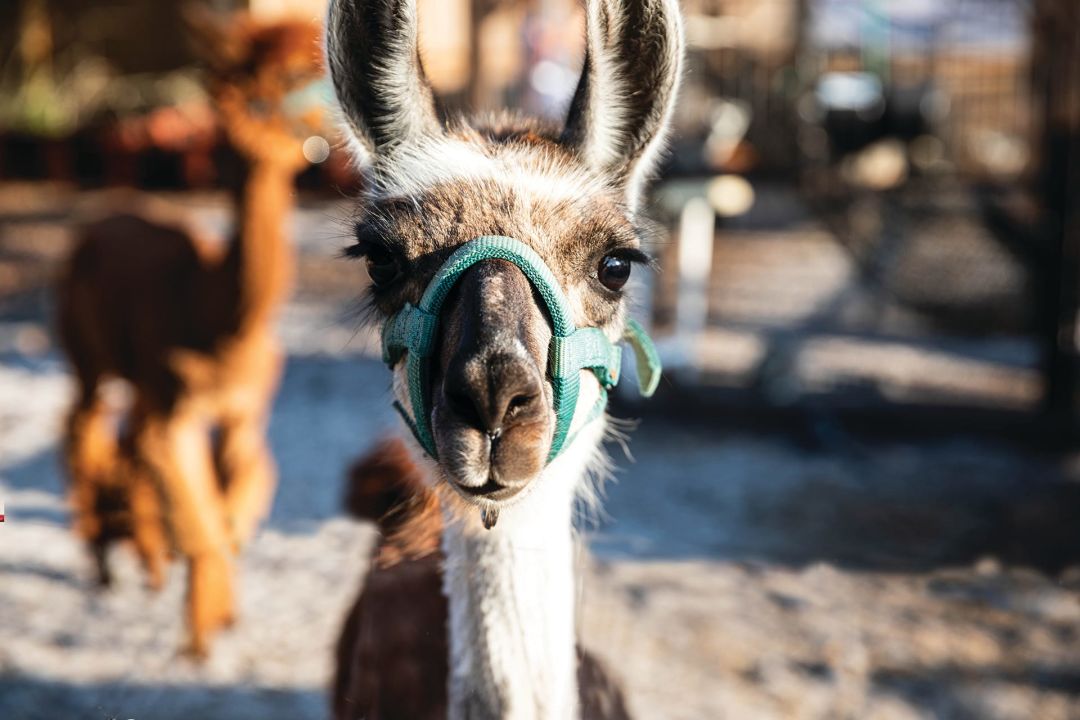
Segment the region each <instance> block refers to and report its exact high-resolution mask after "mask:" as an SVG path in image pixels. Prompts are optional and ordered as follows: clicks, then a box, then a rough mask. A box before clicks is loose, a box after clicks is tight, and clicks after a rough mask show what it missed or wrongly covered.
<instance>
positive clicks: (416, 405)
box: [382, 235, 661, 462]
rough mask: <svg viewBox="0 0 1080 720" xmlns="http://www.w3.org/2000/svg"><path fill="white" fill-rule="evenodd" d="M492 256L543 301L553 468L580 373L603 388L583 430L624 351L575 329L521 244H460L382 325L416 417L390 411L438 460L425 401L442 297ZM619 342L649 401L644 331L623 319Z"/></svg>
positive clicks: (549, 279) (653, 369) (651, 373)
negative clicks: (416, 297) (414, 300)
mask: <svg viewBox="0 0 1080 720" xmlns="http://www.w3.org/2000/svg"><path fill="white" fill-rule="evenodd" d="M490 258H495V259H499V260H506V261H508V262H512V263H514V264H515V265H517V266H518V267H519V268H521V271H522V273H524V274H525V277H527V278H528V279H529V282H531V283H532V285H533V287H535V288H536V291H537V292H538V293H539V294H540V297H541V298H543V300H544V304H545V305H546V306H547V309H548V313H549V315H550V316H551V322H552V329H553V333H552V334H553V337H552V339H551V347H550V349H549V353H548V355H549V358H550V361H549V364H548V376H549V378H550V379H551V385H552V390H553V393H552V395H553V400H554V406H555V407H554V409H555V434H554V437H553V438H552V440H551V451H550V452H549V453H548V458H547V459H548V462H551V461H552V460H553V459H554V458H555V457H556V456H557V455H558V454H559V452H560V451H561V450H562V449H563V447H565V446H566V445H567V440H568V435H569V432H570V426H571V424H572V423H573V420H574V410H575V409H576V407H577V399H578V390H579V387H580V377H581V371H582V370H584V369H586V368H588V369H589V370H591V371H592V372H593V373H594V374H595V375H596V378H597V380H599V382H600V398H599V400H597V403H596V405H595V406H594V407H593V409H592V410H591V411H590V413H589V416H588V417H587V419H586V421H585V423H584V424H583V425H582V427H584V425H587V424H588V423H589V422H591V421H592V420H593V419H594V418H596V417H598V416H599V415H600V414H601V413H603V411H604V408H605V407H606V406H607V391H608V390H609V389H610V388H612V387H614V386H615V385H616V383H618V382H619V367H620V364H621V360H622V353H621V352H620V351H619V347H618V346H617V345H615V344H613V343H612V342H611V341H610V340H608V338H607V336H606V335H604V333H603V332H602V331H601V330H599V329H598V328H575V327H574V322H573V321H572V320H571V319H570V305H569V302H568V301H567V299H566V295H565V294H564V293H563V291H562V289H561V288H560V287H559V285H558V283H557V282H556V280H555V276H554V274H552V272H551V268H549V267H548V266H547V264H545V263H544V261H543V259H541V257H540V256H539V255H537V254H536V252H535V251H534V250H533V249H532V248H530V247H529V246H528V245H526V244H525V243H523V242H521V241H519V240H515V239H513V238H509V237H502V236H498V235H485V236H482V237H478V238H475V239H474V240H470V241H469V242H467V243H465V244H464V245H462V246H461V247H460V248H458V249H457V250H456V251H455V252H454V254H453V255H451V256H450V257H449V259H447V261H446V263H445V264H443V266H442V267H441V268H439V271H438V272H437V273H435V277H434V278H432V280H431V284H429V285H428V287H427V290H425V291H424V295H423V297H422V298H421V299H420V304H419V305H418V306H415V305H411V304H409V303H406V304H405V307H404V308H402V309H401V310H400V311H399V312H398V313H397V314H395V315H394V316H393V317H391V318H390V319H389V320H388V321H387V322H386V325H385V326H383V333H382V352H383V362H385V363H386V364H387V365H389V366H390V367H391V368H393V367H394V366H395V365H396V364H397V363H398V362H399V361H400V360H401V358H402V356H403V355H404V356H405V360H406V378H407V382H408V386H409V401H410V404H411V405H412V408H413V413H414V414H415V415H414V417H409V414H408V413H407V412H406V411H405V409H404V408H403V407H402V406H401V404H400V403H398V402H395V403H394V407H395V408H397V410H398V412H399V413H401V416H402V417H403V418H404V419H405V423H406V424H407V425H408V426H409V428H410V429H411V430H412V433H413V435H415V436H416V439H417V441H418V442H419V443H420V445H421V446H422V447H423V448H424V450H425V451H427V453H428V454H429V455H430V456H431V457H432V458H437V457H438V454H437V451H436V449H435V439H434V437H433V436H432V434H431V421H430V417H431V409H430V407H429V403H428V398H429V397H430V392H429V388H428V384H429V375H430V373H429V372H428V363H429V362H430V361H429V358H430V357H431V353H432V350H433V349H434V345H435V338H436V337H437V335H438V328H439V313H440V311H441V310H442V304H443V302H444V301H445V300H446V296H447V295H448V294H449V293H450V290H451V288H453V287H454V284H455V283H456V282H457V281H458V280H459V279H460V278H461V275H462V274H463V273H464V272H465V271H466V270H468V269H469V268H470V267H472V266H473V265H475V264H476V263H478V262H480V261H481V260H487V259H490ZM623 339H624V340H626V341H627V342H629V343H630V345H631V346H632V347H633V348H634V355H635V358H636V360H637V370H638V385H639V390H640V391H641V394H642V395H644V396H645V397H648V396H650V395H652V394H653V391H655V390H656V386H657V384H658V383H659V382H660V370H661V366H660V356H659V355H658V354H657V352H656V347H655V346H654V345H653V343H652V340H650V339H649V336H648V335H647V334H646V333H645V330H644V328H642V327H641V325H640V324H638V323H637V322H635V321H634V320H632V319H631V320H628V321H627V327H626V333H625V334H624V336H623Z"/></svg>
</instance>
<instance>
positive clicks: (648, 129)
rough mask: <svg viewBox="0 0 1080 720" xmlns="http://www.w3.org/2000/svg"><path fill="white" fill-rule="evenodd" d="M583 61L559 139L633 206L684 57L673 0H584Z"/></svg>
mask: <svg viewBox="0 0 1080 720" xmlns="http://www.w3.org/2000/svg"><path fill="white" fill-rule="evenodd" d="M587 13H588V17H587V22H586V36H587V38H586V47H585V68H584V70H583V71H582V73H581V80H580V81H579V82H578V86H577V91H576V92H575V93H574V99H573V101H572V102H571V103H570V113H569V116H568V117H567V120H566V129H565V130H564V131H563V136H562V141H563V143H564V144H566V145H568V146H570V147H572V148H574V149H575V150H576V151H577V153H578V155H579V156H580V157H581V158H582V159H583V160H584V161H585V162H586V163H587V164H588V165H590V166H591V167H593V168H594V169H596V170H597V171H599V172H601V173H604V174H606V175H609V176H612V175H613V176H615V177H616V178H617V180H618V181H619V182H621V183H622V184H623V185H624V187H625V188H626V198H627V203H628V204H629V205H630V207H631V208H632V209H636V208H637V206H638V204H639V202H640V198H641V195H642V192H643V190H644V187H645V183H646V182H647V180H648V178H649V175H650V173H652V171H653V170H654V169H655V167H656V164H657V160H658V159H659V155H660V151H661V149H662V148H663V144H664V136H665V134H666V131H667V128H668V124H669V122H670V119H671V114H672V109H673V107H674V105H675V96H676V94H677V91H678V83H679V76H680V73H681V71H682V61H683V31H682V16H681V14H680V12H679V5H678V0H588V3H587Z"/></svg>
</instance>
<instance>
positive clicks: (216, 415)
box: [58, 15, 320, 655]
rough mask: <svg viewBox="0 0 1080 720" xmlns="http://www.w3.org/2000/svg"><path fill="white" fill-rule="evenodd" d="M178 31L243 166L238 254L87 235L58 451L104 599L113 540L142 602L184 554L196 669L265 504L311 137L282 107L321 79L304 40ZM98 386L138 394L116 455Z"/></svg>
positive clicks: (128, 231)
mask: <svg viewBox="0 0 1080 720" xmlns="http://www.w3.org/2000/svg"><path fill="white" fill-rule="evenodd" d="M192 24H193V26H195V28H196V29H197V30H198V31H199V33H200V35H199V36H200V37H201V38H203V40H204V41H205V42H206V43H207V44H208V45H210V46H212V47H213V48H214V52H215V53H216V55H215V56H214V57H213V58H212V61H211V63H210V64H211V70H212V72H211V75H210V86H211V89H212V91H213V93H214V96H215V98H216V99H217V101H218V107H219V110H220V113H221V116H222V122H223V126H224V128H225V130H226V134H227V135H228V137H229V140H230V141H231V143H232V144H233V145H234V147H236V149H237V150H238V151H239V152H240V154H241V155H242V156H243V157H244V158H245V159H246V161H247V169H246V178H245V179H244V182H243V185H242V187H241V188H239V193H238V211H239V212H238V237H237V238H236V239H235V240H234V242H233V243H232V244H231V245H230V246H229V249H228V250H227V251H226V252H224V253H213V252H211V251H209V250H208V249H207V246H206V244H205V243H202V242H200V241H199V239H198V238H196V237H195V236H194V235H192V234H191V233H190V232H188V231H186V230H185V229H184V228H182V227H180V226H179V225H172V224H168V223H163V222H161V221H159V220H154V219H150V218H148V217H144V216H141V215H136V214H121V215H114V216H112V217H108V218H106V219H104V220H101V221H98V222H95V223H92V224H89V225H87V226H86V227H85V228H84V229H83V230H82V232H81V234H80V237H79V241H78V244H77V246H76V249H75V251H74V253H73V255H72V257H71V258H70V260H69V262H68V264H67V267H66V269H65V271H64V273H63V274H62V277H61V279H60V283H59V287H58V329H59V333H60V337H61V340H62V343H63V346H64V349H65V351H66V352H67V355H68V357H69V359H70V361H71V364H72V367H73V369H74V371H75V375H76V379H77V381H78V395H77V399H76V402H75V404H74V407H73V408H72V410H71V413H70V416H69V419H68V426H67V435H66V446H67V464H68V469H69V474H70V480H71V500H72V509H73V515H74V524H75V528H76V531H77V532H78V533H79V535H81V536H82V537H83V538H84V539H85V540H86V541H87V542H88V543H89V544H90V546H91V548H92V549H93V553H94V555H95V557H96V559H97V563H98V568H99V572H100V575H101V579H102V581H103V582H107V581H108V579H109V576H108V568H107V566H106V562H105V550H106V547H107V545H108V544H109V543H110V542H111V541H113V540H117V539H120V538H123V537H126V536H130V537H131V538H132V539H133V540H134V544H135V547H136V549H137V550H138V552H139V554H140V556H141V558H142V559H143V561H144V563H145V565H146V567H147V569H148V572H149V577H150V583H151V585H153V586H155V587H157V586H160V584H161V582H162V579H163V573H164V568H165V560H166V558H167V555H168V554H169V552H170V551H171V550H175V551H177V552H179V553H180V554H181V555H183V556H184V558H185V559H186V560H187V561H188V564H189V568H190V575H189V585H188V597H187V619H188V623H189V630H190V649H191V650H192V651H193V652H194V653H196V654H198V655H203V654H205V653H206V652H207V650H208V648H209V640H210V637H211V635H212V633H213V632H214V630H215V629H216V628H218V627H220V626H222V625H225V624H228V623H230V622H231V621H232V619H233V615H234V598H233V566H234V562H235V555H236V552H237V550H238V549H239V547H240V546H241V545H243V544H244V543H245V542H246V541H247V540H248V539H249V538H250V537H251V535H252V533H253V532H254V530H255V528H256V526H257V524H258V522H259V521H260V520H261V519H262V518H263V517H264V516H265V515H266V513H267V512H268V510H269V507H270V503H271V499H272V496H273V488H274V484H275V470H274V463H273V458H272V457H271V455H270V451H269V448H268V447H267V445H266V439H265V430H266V423H267V420H268V413H269V410H270V403H271V400H272V399H273V395H274V392H275V389H276V386H277V383H278V378H279V375H280V372H281V352H280V349H279V346H278V342H277V340H276V338H275V337H274V332H273V327H272V321H273V319H274V316H275V313H276V310H277V309H278V307H279V306H280V305H281V304H282V303H283V302H284V300H285V298H286V297H287V294H288V290H289V286H290V282H291V276H292V265H293V258H292V252H291V249H290V248H289V247H288V243H287V239H286V235H285V230H284V225H285V222H286V220H287V215H288V212H289V209H290V208H291V205H292V183H293V178H294V176H295V174H296V173H297V172H298V171H299V170H300V169H302V167H303V166H304V160H303V155H302V153H301V150H300V144H301V142H302V138H303V134H304V127H307V128H309V129H308V130H307V133H306V134H310V133H311V132H312V131H313V130H315V129H316V123H317V121H318V120H319V118H318V117H315V116H312V117H307V118H304V119H303V120H297V119H295V118H290V117H287V116H286V115H285V113H283V112H281V110H280V107H279V106H280V104H281V99H282V98H283V97H284V96H285V94H286V93H287V92H288V91H289V90H290V89H291V87H292V85H290V84H289V83H293V84H297V83H299V82H303V83H306V82H310V81H311V80H313V79H316V78H317V77H318V75H319V72H320V63H319V59H318V30H317V28H316V27H315V26H313V25H310V24H307V23H283V24H277V25H272V26H268V27H264V26H258V25H255V24H253V23H251V22H250V21H249V20H247V19H246V18H243V17H241V18H235V19H234V20H233V21H232V24H231V26H228V27H227V26H225V25H223V24H221V23H219V22H217V21H214V20H212V19H210V18H209V17H208V16H207V17H204V16H202V15H196V16H193V18H192ZM287 78H293V79H291V80H290V79H287ZM109 377H119V378H122V379H124V380H126V381H128V383H130V385H131V386H132V387H133V390H134V397H135V400H134V403H133V406H132V407H131V408H129V409H128V410H127V412H126V413H125V417H124V418H123V425H124V428H125V430H124V435H125V440H124V442H123V443H120V442H119V441H118V433H117V431H116V430H115V428H113V427H112V419H111V418H110V415H109V412H108V409H107V408H106V406H105V404H104V402H103V400H102V399H101V397H99V386H100V384H101V383H102V381H103V380H105V379H107V378H109ZM213 432H216V441H215V440H214V439H212V433H213Z"/></svg>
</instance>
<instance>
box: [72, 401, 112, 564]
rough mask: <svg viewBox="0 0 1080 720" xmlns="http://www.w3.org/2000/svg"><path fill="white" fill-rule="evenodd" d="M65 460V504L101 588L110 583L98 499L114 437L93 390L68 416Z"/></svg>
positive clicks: (108, 469) (106, 478)
mask: <svg viewBox="0 0 1080 720" xmlns="http://www.w3.org/2000/svg"><path fill="white" fill-rule="evenodd" d="M65 454H66V460H67V465H68V473H69V476H70V487H69V491H68V492H69V502H70V503H71V510H72V521H73V525H74V528H75V532H76V534H78V535H79V536H80V537H82V538H83V539H84V540H85V541H86V542H87V543H88V544H89V546H90V550H91V554H92V555H93V557H94V560H95V565H96V568H97V573H98V579H99V581H100V582H101V584H102V585H108V584H109V583H110V581H111V575H110V573H109V568H108V563H107V562H106V557H105V550H106V543H107V539H106V537H105V534H104V532H103V531H104V526H105V519H104V518H103V517H102V516H101V512H100V507H99V502H98V497H99V494H100V492H101V490H102V486H103V485H105V484H106V483H108V482H109V480H110V479H111V478H110V475H111V474H112V472H113V471H114V470H115V465H116V437H115V434H114V432H113V429H112V427H111V426H110V423H109V417H108V412H107V411H106V408H105V406H104V404H103V403H102V402H101V401H100V400H99V399H98V398H97V393H96V389H95V388H94V387H93V386H87V385H84V387H83V391H82V393H81V395H80V397H79V400H78V401H77V403H76V405H75V407H74V408H73V409H72V411H71V414H70V415H69V416H68V424H67V442H66V453H65Z"/></svg>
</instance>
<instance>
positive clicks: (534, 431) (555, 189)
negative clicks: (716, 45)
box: [327, 0, 681, 507]
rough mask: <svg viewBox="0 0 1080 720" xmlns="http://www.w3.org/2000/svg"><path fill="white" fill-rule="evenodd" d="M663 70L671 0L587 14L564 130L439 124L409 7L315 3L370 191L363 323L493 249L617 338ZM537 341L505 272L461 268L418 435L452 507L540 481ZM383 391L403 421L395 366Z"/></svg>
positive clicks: (515, 122) (667, 68) (531, 312)
mask: <svg viewBox="0 0 1080 720" xmlns="http://www.w3.org/2000/svg"><path fill="white" fill-rule="evenodd" d="M680 58H681V34H680V28H679V20H678V11H677V7H676V5H675V3H674V0H631V1H629V2H625V3H616V2H609V1H607V0H597V1H595V2H590V3H589V34H588V42H587V59H586V64H585V71H584V73H583V75H582V79H581V82H580V85H579V87H578V90H577V93H576V94H575V97H574V101H573V103H572V107H571V111H570V116H569V118H568V119H567V122H566V125H565V127H563V128H553V127H545V126H543V125H541V124H539V123H536V122H531V121H527V120H519V119H513V118H511V117H503V118H497V119H495V120H492V121H489V122H486V123H466V122H458V123H455V124H454V125H452V126H450V127H447V126H444V124H443V123H442V122H441V121H440V120H439V118H438V114H437V113H436V111H435V106H434V100H433V97H432V93H431V89H430V87H429V86H428V85H427V83H426V81H425V79H424V76H423V71H422V68H421V66H420V62H419V56H418V54H417V49H416V15H415V8H414V3H413V0H382V1H376V0H367V1H362V0H356V1H355V2H350V1H349V0H340V1H336V2H332V3H331V6H330V16H329V27H328V34H327V60H328V65H329V67H330V70H331V76H332V79H333V81H334V86H335V91H336V94H337V97H338V100H339V102H340V104H341V108H342V111H343V114H344V117H345V120H346V125H347V127H348V129H349V130H350V132H351V137H352V142H353V146H354V149H355V151H356V154H357V156H358V158H359V159H360V160H361V161H362V162H364V163H366V164H367V166H368V176H369V180H370V181H369V184H368V187H367V189H366V191H365V194H364V196H363V197H362V198H361V199H360V201H359V207H358V213H357V215H358V218H359V221H358V224H357V228H356V234H357V243H356V245H355V247H354V248H353V250H352V251H351V254H353V255H357V256H362V257H365V258H366V260H367V263H368V267H369V271H370V274H371V278H372V288H371V301H372V305H373V307H374V308H375V310H376V311H377V313H378V314H380V315H381V316H383V317H384V318H385V317H389V316H390V315H391V314H393V313H394V312H396V311H398V310H399V309H400V308H401V307H402V306H403V305H404V304H405V303H406V302H409V303H413V304H416V303H417V302H418V301H419V299H420V296H421V295H422V293H423V291H424V289H425V287H426V286H427V285H428V283H429V282H430V281H431V278H432V276H433V275H434V273H435V272H436V270H437V269H438V268H439V267H440V266H441V265H442V263H443V262H444V261H445V260H446V258H447V257H448V256H449V255H450V254H451V253H452V252H453V250H454V249H456V248H457V247H460V246H461V245H462V244H463V243H465V242H468V241H469V240H471V239H473V238H475V237H477V236H481V235H505V236H509V237H513V238H515V239H517V240H519V241H521V242H523V243H525V244H527V245H528V246H530V247H531V248H532V249H533V250H535V251H536V253H537V254H538V255H540V257H541V258H542V259H543V260H544V262H545V263H546V264H547V265H548V266H549V267H550V268H551V270H552V271H553V273H554V274H555V277H556V278H557V281H558V283H559V284H560V286H561V288H562V290H563V291H564V292H565V294H566V296H567V298H568V299H569V301H570V306H571V312H572V314H573V321H574V322H575V324H576V325H577V326H578V327H596V328H600V329H601V330H602V331H603V332H604V333H605V334H606V335H607V336H608V338H609V339H611V340H612V341H616V340H618V338H619V336H620V335H621V333H622V330H623V324H624V320H625V298H624V296H623V285H624V284H625V282H626V279H627V277H628V275H629V272H630V268H631V266H632V265H633V264H634V263H637V262H642V261H644V260H646V256H645V255H644V254H643V253H642V252H641V250H640V249H639V246H640V239H639V236H640V232H639V229H638V227H637V224H636V220H637V218H636V210H637V204H638V201H639V197H640V193H641V187H642V183H643V182H644V179H645V177H646V176H647V174H648V172H649V171H650V169H651V168H652V164H653V161H654V158H655V155H656V154H657V148H658V146H659V145H660V142H661V139H660V138H661V135H662V133H663V130H664V127H665V125H666V121H667V116H668V114H669V113H670V107H671V104H672V102H673V100H674V94H675V84H676V79H677V76H678V68H679V64H680ZM631 67H632V68H634V70H633V72H630V68H631ZM641 68H647V69H646V70H641ZM630 99H632V102H631V100H630ZM551 336H552V331H551V327H550V322H549V318H548V317H547V314H546V309H545V307H544V306H543V304H542V303H539V302H538V301H537V296H536V290H535V288H533V287H532V285H531V284H530V282H529V281H528V280H527V279H526V277H525V275H524V274H523V273H522V271H521V270H520V269H519V268H518V267H517V266H516V265H513V264H511V263H508V262H505V261H500V260H484V261H482V262H480V263H478V264H476V265H474V266H472V267H471V268H470V269H469V270H468V271H466V272H465V274H464V275H463V276H462V277H461V279H460V280H459V281H458V282H457V284H456V285H455V287H454V289H453V290H452V293H451V295H450V296H449V297H448V298H447V301H446V302H445V303H444V305H443V311H442V315H441V317H440V334H439V338H438V347H437V352H436V356H435V357H436V362H434V363H433V367H432V369H431V378H430V383H429V385H428V388H429V390H430V393H431V397H430V402H429V404H430V406H431V426H432V430H433V434H434V438H435V444H436V447H437V449H438V455H439V469H440V470H441V475H442V477H443V478H444V479H445V480H446V481H447V482H448V484H450V485H451V486H452V487H454V488H455V489H456V490H457V491H458V493H459V495H461V496H462V497H464V498H465V499H466V500H468V501H470V502H473V503H476V504H480V505H481V506H483V507H492V506H494V507H498V505H499V504H501V503H505V502H511V501H512V500H515V499H518V498H520V497H521V496H523V492H522V491H523V490H524V489H526V488H528V487H530V484H531V483H532V482H533V481H534V480H535V479H536V478H538V477H540V476H541V475H542V472H541V471H542V470H543V468H544V466H545V462H546V459H547V455H548V450H549V448H550V445H551V438H552V433H553V430H554V427H555V418H554V413H553V409H552V392H551V386H550V383H549V382H548V379H547V372H546V369H547V367H548V357H547V353H548V346H549V343H550V340H551ZM581 385H582V390H581V394H580V396H579V398H578V403H579V405H578V406H579V408H581V407H585V408H588V407H590V406H591V405H593V404H594V403H595V402H596V400H597V399H598V397H599V394H600V390H599V385H598V384H597V382H596V380H595V378H594V377H593V376H592V374H591V373H589V372H587V371H586V372H583V373H582V383H581ZM395 394H396V395H397V398H398V400H399V402H401V403H402V404H403V405H404V406H405V407H406V408H407V410H408V411H409V412H410V413H412V412H414V411H415V409H414V408H411V407H410V406H409V398H408V387H407V379H406V377H405V371H404V368H403V367H402V366H401V365H400V364H399V365H398V367H397V368H396V369H395ZM587 415H588V412H587V410H586V411H585V412H579V413H578V414H577V416H576V417H580V418H581V419H582V420H584V418H585V416H587ZM578 424H579V423H578V422H575V426H572V428H571V431H572V432H573V431H575V430H577V429H578V427H577V425H578Z"/></svg>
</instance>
